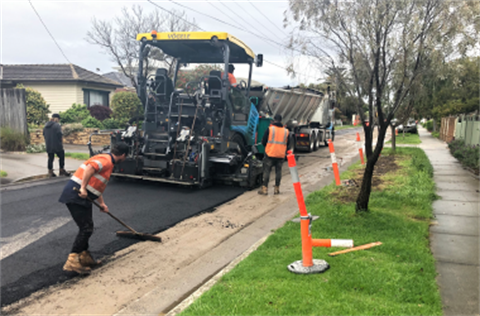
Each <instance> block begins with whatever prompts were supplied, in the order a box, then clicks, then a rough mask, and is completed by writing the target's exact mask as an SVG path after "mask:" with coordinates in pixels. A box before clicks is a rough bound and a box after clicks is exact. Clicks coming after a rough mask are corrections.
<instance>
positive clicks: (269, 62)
mask: <svg viewBox="0 0 480 316" xmlns="http://www.w3.org/2000/svg"><path fill="white" fill-rule="evenodd" d="M263 61H264V62H266V63H268V64H270V65H272V66H275V67H278V68H281V69H283V70H286V71H290V70H289V69H287V68H285V67H283V66H280V65H278V64H275V63H272V62H271V61H268V60H265V59H264V60H263ZM294 73H295V74H297V75H301V76H305V77H309V78H313V79H315V80H318V79H319V78H318V77H314V76H310V75H306V74H304V73H300V72H296V71H295V72H294Z"/></svg>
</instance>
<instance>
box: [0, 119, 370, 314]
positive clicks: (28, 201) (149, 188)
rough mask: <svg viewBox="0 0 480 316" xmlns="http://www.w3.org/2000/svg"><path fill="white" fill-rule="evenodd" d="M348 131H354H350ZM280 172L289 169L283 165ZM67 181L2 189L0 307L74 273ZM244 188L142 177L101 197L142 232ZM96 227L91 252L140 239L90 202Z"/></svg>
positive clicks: (307, 158) (114, 185) (304, 160)
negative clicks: (68, 266)
mask: <svg viewBox="0 0 480 316" xmlns="http://www.w3.org/2000/svg"><path fill="white" fill-rule="evenodd" d="M357 131H361V129H360V128H356V129H345V130H340V131H336V132H335V134H336V135H335V136H336V137H337V136H341V135H346V136H347V137H350V138H351V137H354V136H353V135H354V134H355V133H356V132H357ZM349 135H352V136H349ZM300 154H301V155H302V157H300V159H299V160H298V162H297V165H298V167H299V168H301V167H302V166H308V165H309V164H310V163H311V162H312V161H315V160H317V159H321V158H320V157H323V158H327V159H328V160H330V158H329V156H330V154H329V150H328V147H324V146H322V147H321V148H319V149H318V151H316V152H315V153H310V154H308V153H300ZM282 173H283V174H284V176H285V175H286V174H288V173H289V169H288V167H287V165H286V164H285V165H284V168H283V172H282ZM66 182H67V179H65V181H60V182H59V180H54V181H45V182H44V183H42V184H39V185H33V186H28V185H27V187H25V188H12V189H8V190H2V192H1V211H2V213H1V232H0V235H1V246H2V252H1V255H0V260H1V262H0V265H1V282H0V284H1V288H0V291H1V306H5V305H9V304H12V303H14V302H16V301H18V300H19V299H22V298H24V297H27V296H28V295H30V294H31V293H34V292H36V291H38V290H40V289H42V288H44V287H47V286H50V285H53V284H56V283H60V282H65V281H66V280H69V279H71V278H73V277H75V276H77V274H76V273H67V272H64V271H63V270H62V267H63V264H64V263H65V260H66V258H67V256H68V253H69V252H70V249H71V247H72V243H73V241H74V239H75V236H76V234H77V232H78V228H77V226H76V225H75V223H74V222H73V220H72V219H71V216H70V213H69V211H68V210H67V208H66V206H65V205H64V204H61V203H59V202H57V201H58V198H59V196H60V193H61V191H62V189H63V186H64V185H65V183H66ZM243 192H244V190H243V189H241V188H237V187H229V186H214V187H211V188H207V189H204V190H196V189H189V188H183V187H179V186H174V185H169V184H161V183H151V182H140V181H125V182H117V181H111V182H110V184H109V186H108V188H107V190H106V191H105V202H106V204H107V205H108V206H109V208H110V211H111V212H112V214H114V215H117V216H118V217H119V218H120V219H122V220H124V221H125V222H126V223H127V224H128V225H130V226H132V227H133V228H134V229H136V230H137V231H139V232H142V233H149V234H152V233H157V232H160V231H163V230H165V229H167V228H169V227H170V226H173V225H175V224H176V223H178V222H181V221H182V220H184V219H186V218H189V217H191V216H194V215H196V214H199V213H201V212H205V211H209V210H212V209H213V208H214V207H215V206H218V205H220V204H223V203H225V202H227V201H229V200H231V199H233V198H235V197H236V196H238V195H240V194H242V193H243ZM93 214H94V215H93V216H94V222H95V231H94V234H93V236H92V238H91V239H90V251H91V252H92V254H93V256H94V257H97V258H98V257H106V258H107V260H108V256H110V255H112V254H114V253H115V252H117V251H119V250H121V249H124V248H126V247H128V246H130V245H132V244H133V243H136V242H138V241H136V240H133V239H127V238H119V237H117V236H116V235H115V231H117V230H126V229H125V228H123V227H122V226H121V225H120V224H118V223H117V222H116V221H114V220H113V219H112V218H110V217H109V216H108V215H106V214H103V213H101V212H99V211H98V210H97V209H96V207H95V206H94V213H93Z"/></svg>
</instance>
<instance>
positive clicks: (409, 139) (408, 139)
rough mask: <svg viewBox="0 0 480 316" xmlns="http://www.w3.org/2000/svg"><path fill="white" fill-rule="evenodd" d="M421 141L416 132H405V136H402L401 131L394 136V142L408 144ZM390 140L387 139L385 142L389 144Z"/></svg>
mask: <svg viewBox="0 0 480 316" xmlns="http://www.w3.org/2000/svg"><path fill="white" fill-rule="evenodd" d="M421 142H422V141H421V140H420V137H419V136H418V134H412V133H405V138H404V137H403V133H398V135H397V136H396V144H408V145H418V144H420V143H421ZM391 143H392V141H390V140H389V141H388V142H387V144H391Z"/></svg>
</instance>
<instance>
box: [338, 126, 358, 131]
mask: <svg viewBox="0 0 480 316" xmlns="http://www.w3.org/2000/svg"><path fill="white" fill-rule="evenodd" d="M356 127H361V126H353V125H343V126H338V125H335V130H336V131H339V130H341V129H347V128H356Z"/></svg>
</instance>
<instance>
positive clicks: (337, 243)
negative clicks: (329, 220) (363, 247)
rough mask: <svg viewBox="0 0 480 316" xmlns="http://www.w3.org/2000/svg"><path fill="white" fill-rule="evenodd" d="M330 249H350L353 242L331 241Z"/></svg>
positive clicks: (343, 240)
mask: <svg viewBox="0 0 480 316" xmlns="http://www.w3.org/2000/svg"><path fill="white" fill-rule="evenodd" d="M331 241H332V247H344V248H352V247H353V240H352V239H332V240H331Z"/></svg>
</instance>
